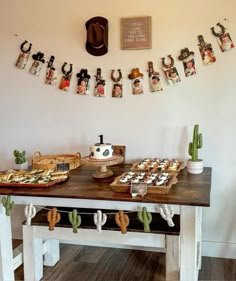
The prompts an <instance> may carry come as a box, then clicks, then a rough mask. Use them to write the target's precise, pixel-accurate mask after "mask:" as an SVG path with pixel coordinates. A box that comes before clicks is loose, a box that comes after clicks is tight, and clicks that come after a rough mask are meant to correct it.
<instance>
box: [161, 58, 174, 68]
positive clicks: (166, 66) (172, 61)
mask: <svg viewBox="0 0 236 281" xmlns="http://www.w3.org/2000/svg"><path fill="white" fill-rule="evenodd" d="M168 58H169V60H170V63H169V64H166V63H165V58H162V59H161V60H162V66H163V67H164V68H171V67H172V66H173V65H174V59H173V58H172V56H171V55H169V56H168Z"/></svg>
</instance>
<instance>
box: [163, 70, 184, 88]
mask: <svg viewBox="0 0 236 281" xmlns="http://www.w3.org/2000/svg"><path fill="white" fill-rule="evenodd" d="M165 74H166V77H167V81H168V84H169V85H174V84H176V83H179V82H180V81H181V79H180V76H179V74H178V71H177V69H176V67H172V68H170V69H168V70H165Z"/></svg>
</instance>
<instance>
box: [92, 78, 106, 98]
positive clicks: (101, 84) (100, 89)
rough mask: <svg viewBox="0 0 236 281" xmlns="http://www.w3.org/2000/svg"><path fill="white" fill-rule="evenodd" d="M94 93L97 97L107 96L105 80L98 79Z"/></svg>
mask: <svg viewBox="0 0 236 281" xmlns="http://www.w3.org/2000/svg"><path fill="white" fill-rule="evenodd" d="M94 95H95V96H96V97H105V80H102V79H100V80H98V81H97V82H96V86H95V92H94Z"/></svg>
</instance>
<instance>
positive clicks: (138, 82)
mask: <svg viewBox="0 0 236 281" xmlns="http://www.w3.org/2000/svg"><path fill="white" fill-rule="evenodd" d="M131 83H132V94H133V95H139V94H143V81H142V78H141V77H137V78H135V79H132V81H131Z"/></svg>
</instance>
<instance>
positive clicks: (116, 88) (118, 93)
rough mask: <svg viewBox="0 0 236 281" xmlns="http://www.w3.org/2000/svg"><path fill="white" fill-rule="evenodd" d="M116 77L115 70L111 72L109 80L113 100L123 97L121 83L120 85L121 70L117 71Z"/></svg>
mask: <svg viewBox="0 0 236 281" xmlns="http://www.w3.org/2000/svg"><path fill="white" fill-rule="evenodd" d="M117 71H118V77H114V72H115V70H114V69H112V70H111V80H112V81H113V86H112V97H113V98H122V96H123V83H122V73H121V70H120V69H118V70H117Z"/></svg>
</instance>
